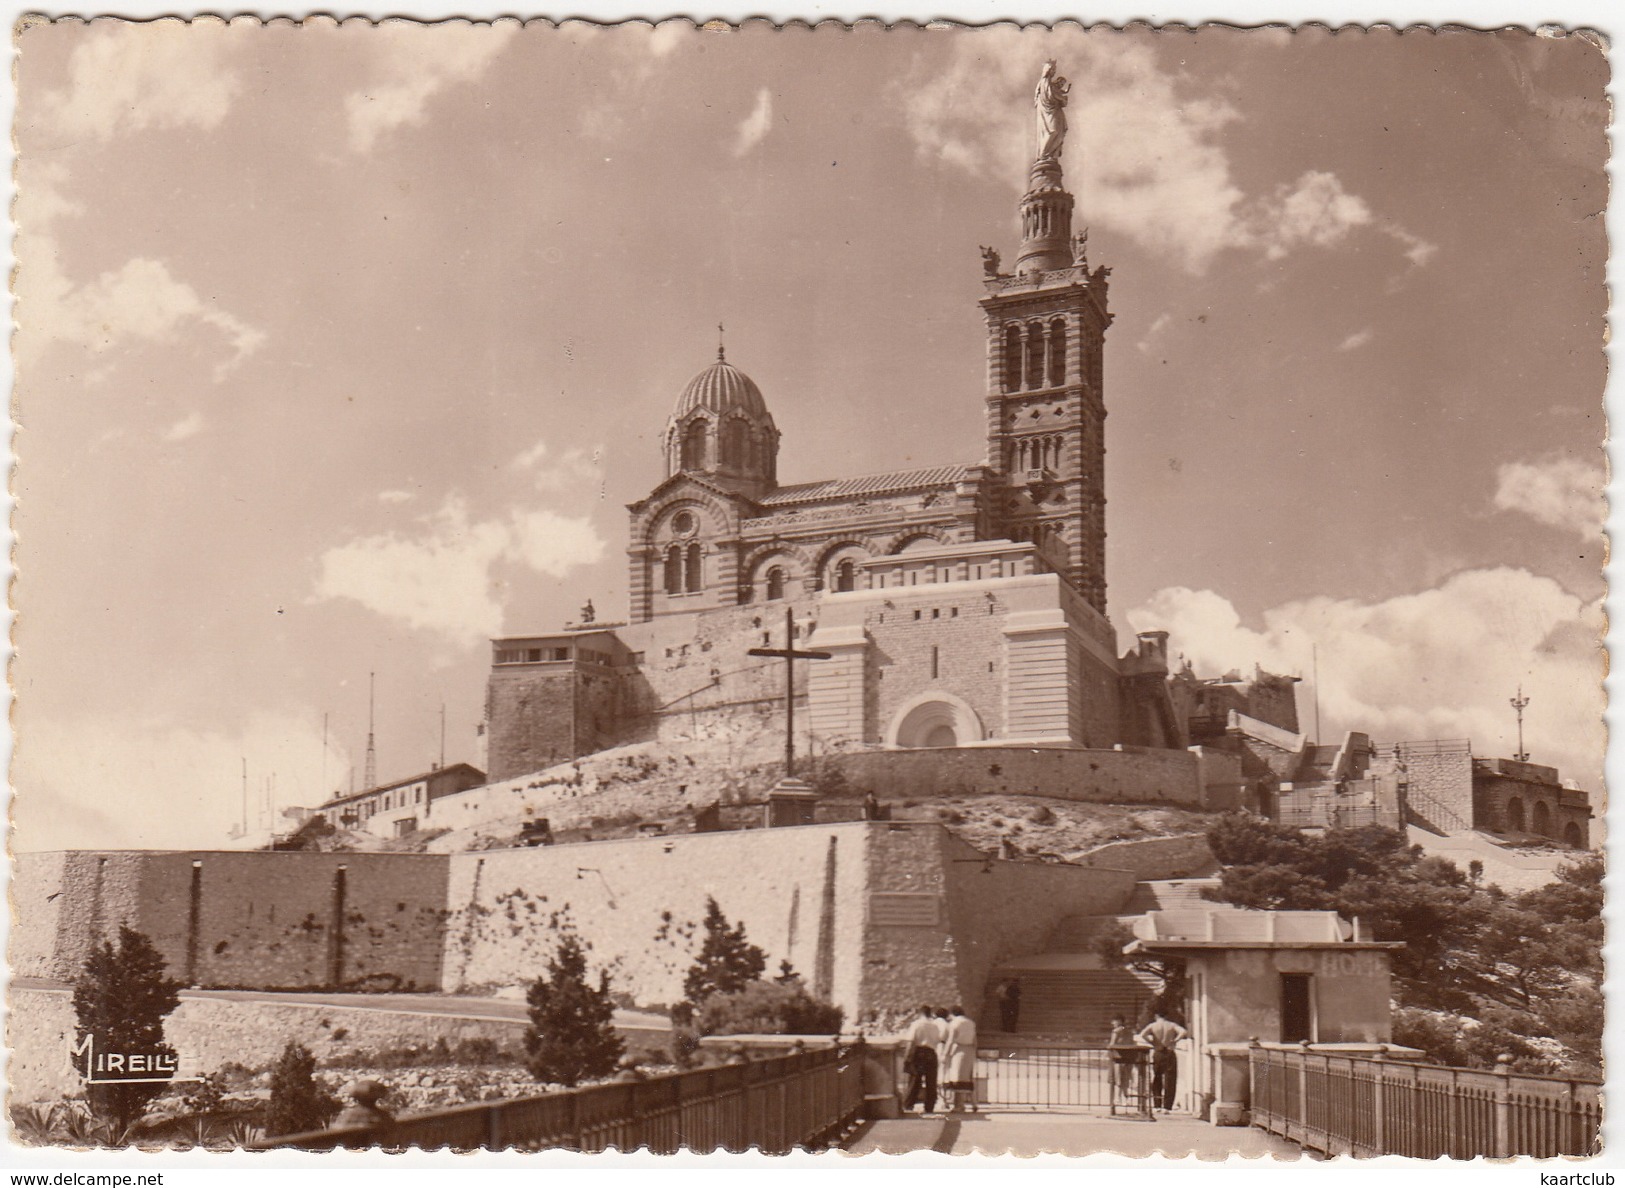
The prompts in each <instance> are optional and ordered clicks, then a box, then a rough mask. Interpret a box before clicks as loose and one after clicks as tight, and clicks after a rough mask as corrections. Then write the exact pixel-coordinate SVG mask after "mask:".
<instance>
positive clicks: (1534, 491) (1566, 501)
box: [1495, 456, 1607, 539]
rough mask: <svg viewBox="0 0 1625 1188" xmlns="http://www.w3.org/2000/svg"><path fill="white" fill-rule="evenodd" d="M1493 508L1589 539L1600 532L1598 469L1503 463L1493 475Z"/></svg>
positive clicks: (1557, 462)
mask: <svg viewBox="0 0 1625 1188" xmlns="http://www.w3.org/2000/svg"><path fill="white" fill-rule="evenodd" d="M1495 478H1496V484H1495V506H1496V508H1497V509H1498V510H1500V511H1516V512H1522V513H1523V514H1524V515H1526V516H1530V517H1533V518H1534V519H1536V520H1539V521H1540V522H1541V523H1542V524H1549V525H1551V526H1552V527H1553V528H1563V529H1566V530H1568V531H1570V532H1573V533H1575V534H1576V535H1578V536H1581V537H1585V538H1587V539H1591V538H1594V537H1596V536H1597V535H1599V534H1600V533H1601V532H1602V526H1603V518H1604V507H1603V489H1604V488H1605V487H1606V486H1607V480H1606V478H1605V476H1604V475H1603V471H1602V467H1601V466H1591V465H1587V464H1586V463H1584V462H1582V461H1580V460H1579V459H1578V458H1567V457H1561V456H1559V457H1554V458H1547V459H1544V460H1542V461H1538V462H1506V463H1503V464H1502V465H1501V466H1500V467H1499V468H1498V469H1497V470H1496V472H1495Z"/></svg>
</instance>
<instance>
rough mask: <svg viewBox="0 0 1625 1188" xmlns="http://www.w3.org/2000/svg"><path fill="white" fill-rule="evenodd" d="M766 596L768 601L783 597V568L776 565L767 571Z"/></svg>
mask: <svg viewBox="0 0 1625 1188" xmlns="http://www.w3.org/2000/svg"><path fill="white" fill-rule="evenodd" d="M767 597H768V600H769V601H772V600H774V599H777V598H783V597H784V570H782V569H780V568H779V567H778V566H777V565H775V566H774V567H773V568H772V569H770V570H768V571H767Z"/></svg>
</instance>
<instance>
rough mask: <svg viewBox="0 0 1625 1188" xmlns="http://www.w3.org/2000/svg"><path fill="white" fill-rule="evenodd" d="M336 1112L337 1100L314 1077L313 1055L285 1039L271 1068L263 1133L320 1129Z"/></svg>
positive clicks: (273, 1133) (301, 1131)
mask: <svg viewBox="0 0 1625 1188" xmlns="http://www.w3.org/2000/svg"><path fill="white" fill-rule="evenodd" d="M338 1112H339V1103H338V1100H337V1099H336V1098H334V1097H333V1095H332V1094H331V1093H329V1092H328V1091H327V1089H326V1087H325V1086H323V1085H322V1083H321V1082H320V1081H318V1080H317V1079H316V1058H315V1057H314V1056H312V1055H311V1054H310V1049H309V1048H306V1047H305V1046H304V1045H303V1044H298V1043H295V1042H294V1041H293V1040H289V1041H288V1043H287V1046H286V1047H284V1048H283V1049H282V1055H281V1056H280V1057H279V1058H278V1059H277V1062H276V1065H275V1067H273V1068H272V1069H271V1099H270V1101H269V1102H267V1103H266V1107H265V1133H266V1134H267V1135H278V1134H301V1133H303V1132H304V1131H307V1130H320V1129H321V1128H322V1127H324V1126H326V1125H327V1123H328V1122H329V1121H330V1120H331V1119H332V1118H333V1115H335V1114H337V1113H338Z"/></svg>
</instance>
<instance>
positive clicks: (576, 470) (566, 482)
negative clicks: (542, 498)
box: [511, 439, 603, 494]
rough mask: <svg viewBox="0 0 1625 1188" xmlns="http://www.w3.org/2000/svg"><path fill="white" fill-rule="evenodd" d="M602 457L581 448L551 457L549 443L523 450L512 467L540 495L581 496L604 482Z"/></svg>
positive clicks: (545, 442) (543, 442)
mask: <svg viewBox="0 0 1625 1188" xmlns="http://www.w3.org/2000/svg"><path fill="white" fill-rule="evenodd" d="M599 459H600V453H599V451H598V450H593V451H592V452H591V453H589V452H588V451H586V450H584V449H581V448H580V447H574V446H573V447H571V448H570V449H567V450H565V451H564V453H562V454H559V455H558V456H557V457H553V456H551V451H550V450H549V448H548V444H547V441H546V439H543V440H540V441H538V442H537V443H536V444H535V445H533V446H531V447H529V448H528V449H525V450H521V451H520V452H519V454H517V455H516V456H515V457H514V460H513V462H512V463H511V465H512V467H513V469H515V470H519V471H523V472H525V474H526V475H527V476H528V477H529V479H530V481H531V483H532V485H534V486H535V487H536V489H537V490H539V491H571V492H574V493H576V494H580V493H581V492H583V491H584V490H587V489H589V488H592V487H596V486H598V485H599V484H600V483H601V482H602V481H603V471H602V469H601V467H600V466H599Z"/></svg>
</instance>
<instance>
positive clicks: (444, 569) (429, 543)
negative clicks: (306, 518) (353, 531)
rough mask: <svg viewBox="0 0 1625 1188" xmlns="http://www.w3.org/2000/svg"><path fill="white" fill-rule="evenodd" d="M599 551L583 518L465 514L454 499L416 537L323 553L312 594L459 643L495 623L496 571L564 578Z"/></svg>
mask: <svg viewBox="0 0 1625 1188" xmlns="http://www.w3.org/2000/svg"><path fill="white" fill-rule="evenodd" d="M603 555H604V541H603V538H602V537H600V536H599V535H598V532H597V531H596V529H594V528H593V526H592V522H591V520H590V518H588V517H586V516H566V515H561V514H560V513H558V512H555V511H551V510H547V509H537V510H516V511H511V512H509V513H508V515H507V516H505V517H498V518H491V519H485V520H477V521H476V520H471V519H470V517H469V514H468V508H467V505H466V504H465V503H464V501H463V500H462V499H461V498H459V497H457V496H452V497H450V498H448V499H447V500H446V501H445V503H444V504H443V505H442V506H441V507H440V509H439V510H438V511H437V512H435V513H434V514H433V515H432V516H427V517H425V518H424V519H422V520H421V521H419V530H418V531H417V532H416V533H415V534H411V535H402V534H399V533H386V534H383V535H377V536H367V537H361V538H359V539H357V540H352V541H350V542H348V543H346V544H342V545H338V546H335V547H334V548H331V549H328V550H327V551H326V552H325V553H323V554H322V556H321V558H320V562H319V564H320V571H319V573H318V575H317V579H316V589H315V593H314V597H315V598H316V599H318V600H320V599H327V598H343V599H349V600H350V601H353V602H357V603H359V604H361V605H362V606H364V607H366V608H367V609H369V610H371V611H373V612H375V613H377V614H380V615H383V616H384V617H385V618H389V619H394V620H396V621H398V622H401V623H404V624H406V625H407V626H409V627H412V628H415V629H417V630H420V631H427V632H432V633H437V634H440V635H442V636H444V637H446V638H447V639H449V640H450V641H452V642H453V643H454V644H457V645H460V646H466V645H469V644H472V643H477V642H479V641H482V640H484V639H486V638H487V637H489V636H492V635H496V634H498V633H499V632H500V630H501V627H502V605H501V601H500V599H499V597H498V593H499V591H498V581H499V579H498V569H499V567H501V566H504V565H518V566H522V567H524V568H526V569H530V570H532V571H534V572H536V573H544V574H549V575H552V576H554V577H563V576H564V575H565V574H567V573H569V572H570V571H571V570H573V569H576V568H578V567H579V566H582V565H590V564H592V563H593V562H596V561H598V560H599V559H600V558H601V557H602V556H603Z"/></svg>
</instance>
